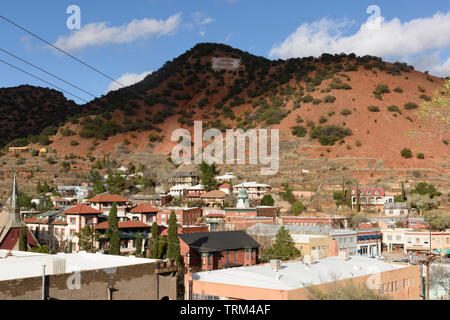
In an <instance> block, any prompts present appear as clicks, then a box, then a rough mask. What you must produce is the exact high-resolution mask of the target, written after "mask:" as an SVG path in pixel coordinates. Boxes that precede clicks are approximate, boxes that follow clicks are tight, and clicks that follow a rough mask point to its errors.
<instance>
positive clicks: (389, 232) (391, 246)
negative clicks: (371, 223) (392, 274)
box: [381, 228, 412, 252]
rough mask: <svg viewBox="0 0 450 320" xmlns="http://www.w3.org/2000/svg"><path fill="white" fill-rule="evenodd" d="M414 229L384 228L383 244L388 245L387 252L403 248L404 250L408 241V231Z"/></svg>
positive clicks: (382, 232)
mask: <svg viewBox="0 0 450 320" xmlns="http://www.w3.org/2000/svg"><path fill="white" fill-rule="evenodd" d="M409 231H412V229H405V228H398V229H383V230H381V234H382V235H383V236H382V239H383V242H382V243H383V246H386V248H387V252H392V251H395V250H401V251H402V252H404V250H405V243H406V233H407V232H409Z"/></svg>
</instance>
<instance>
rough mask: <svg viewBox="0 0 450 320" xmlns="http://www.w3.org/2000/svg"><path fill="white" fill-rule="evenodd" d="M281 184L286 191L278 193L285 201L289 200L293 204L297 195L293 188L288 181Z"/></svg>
mask: <svg viewBox="0 0 450 320" xmlns="http://www.w3.org/2000/svg"><path fill="white" fill-rule="evenodd" d="M281 186H282V187H283V189H284V191H281V192H279V193H278V194H279V195H280V196H281V198H282V199H283V200H284V201H287V202H289V203H290V204H293V203H294V202H295V196H294V194H293V193H292V190H291V188H290V187H289V185H288V184H287V183H286V182H284V183H282V184H281Z"/></svg>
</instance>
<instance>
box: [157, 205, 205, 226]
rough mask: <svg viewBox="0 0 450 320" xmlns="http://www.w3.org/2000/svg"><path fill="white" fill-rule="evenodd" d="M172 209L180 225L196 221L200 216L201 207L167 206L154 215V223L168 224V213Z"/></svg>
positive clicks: (191, 223) (187, 224)
mask: <svg viewBox="0 0 450 320" xmlns="http://www.w3.org/2000/svg"><path fill="white" fill-rule="evenodd" d="M172 211H174V212H175V214H176V217H177V222H178V223H179V224H180V225H182V226H189V225H193V224H195V223H197V220H199V218H201V217H202V208H182V207H168V208H163V209H162V210H161V211H159V212H158V214H157V216H156V223H157V224H158V225H165V226H168V225H169V217H170V213H171V212H172Z"/></svg>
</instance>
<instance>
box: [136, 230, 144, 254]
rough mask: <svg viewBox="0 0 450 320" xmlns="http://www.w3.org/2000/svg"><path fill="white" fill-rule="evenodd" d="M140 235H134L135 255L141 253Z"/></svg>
mask: <svg viewBox="0 0 450 320" xmlns="http://www.w3.org/2000/svg"><path fill="white" fill-rule="evenodd" d="M142 241H143V239H142V236H141V234H140V233H138V234H137V235H136V256H141V255H142Z"/></svg>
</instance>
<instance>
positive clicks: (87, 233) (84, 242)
mask: <svg viewBox="0 0 450 320" xmlns="http://www.w3.org/2000/svg"><path fill="white" fill-rule="evenodd" d="M108 226H109V222H108ZM74 234H75V236H77V237H78V244H79V245H80V248H81V250H85V251H87V252H94V243H93V242H94V240H95V239H96V238H97V236H98V235H97V234H96V233H95V229H94V228H93V227H92V226H91V225H85V226H84V227H83V228H81V231H80V232H75V233H74Z"/></svg>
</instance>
